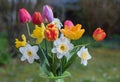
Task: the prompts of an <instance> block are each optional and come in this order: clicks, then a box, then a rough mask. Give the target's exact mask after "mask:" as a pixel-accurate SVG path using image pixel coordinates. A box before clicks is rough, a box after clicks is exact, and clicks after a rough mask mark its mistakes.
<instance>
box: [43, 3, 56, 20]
mask: <svg viewBox="0 0 120 82" xmlns="http://www.w3.org/2000/svg"><path fill="white" fill-rule="evenodd" d="M43 19H44V21H46V22H52V21H53V19H54V17H53V11H52V9H51V8H50V7H49V6H48V5H45V6H43Z"/></svg>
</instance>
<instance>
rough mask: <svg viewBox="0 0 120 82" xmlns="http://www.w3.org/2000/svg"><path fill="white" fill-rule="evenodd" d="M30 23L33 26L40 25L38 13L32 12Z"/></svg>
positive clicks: (40, 19)
mask: <svg viewBox="0 0 120 82" xmlns="http://www.w3.org/2000/svg"><path fill="white" fill-rule="evenodd" d="M32 22H33V24H37V25H40V24H41V23H42V16H41V14H40V12H34V14H33V16H32Z"/></svg>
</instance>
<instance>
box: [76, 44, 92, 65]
mask: <svg viewBox="0 0 120 82" xmlns="http://www.w3.org/2000/svg"><path fill="white" fill-rule="evenodd" d="M77 55H78V56H79V57H80V58H81V64H83V65H85V66H86V65H87V63H88V62H87V60H89V59H91V58H92V57H91V55H90V54H89V52H88V49H87V48H85V46H83V47H82V48H81V49H80V50H79V51H78V52H77Z"/></svg>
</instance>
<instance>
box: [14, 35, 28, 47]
mask: <svg viewBox="0 0 120 82" xmlns="http://www.w3.org/2000/svg"><path fill="white" fill-rule="evenodd" d="M21 37H22V40H23V41H19V40H18V39H17V38H16V39H15V46H16V48H19V47H22V46H24V47H25V46H26V44H27V42H26V37H25V35H24V34H22V36H21Z"/></svg>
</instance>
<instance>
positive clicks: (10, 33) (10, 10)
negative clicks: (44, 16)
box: [0, 0, 44, 52]
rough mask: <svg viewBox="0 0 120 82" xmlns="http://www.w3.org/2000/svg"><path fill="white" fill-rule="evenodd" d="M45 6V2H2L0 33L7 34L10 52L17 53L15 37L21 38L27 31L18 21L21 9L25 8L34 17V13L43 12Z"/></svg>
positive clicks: (38, 0)
mask: <svg viewBox="0 0 120 82" xmlns="http://www.w3.org/2000/svg"><path fill="white" fill-rule="evenodd" d="M43 4H44V1H43V0H0V25H1V26H0V31H2V30H4V31H6V33H7V39H8V44H9V50H10V52H15V46H14V45H15V44H14V42H15V37H18V36H19V37H20V34H22V33H23V31H25V30H24V29H26V28H24V27H25V26H24V25H23V24H20V22H19V21H18V11H19V9H20V8H23V7H24V8H26V9H27V10H28V11H29V12H30V13H31V15H32V13H33V12H34V11H41V9H42V6H43ZM19 37H18V38H19Z"/></svg>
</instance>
